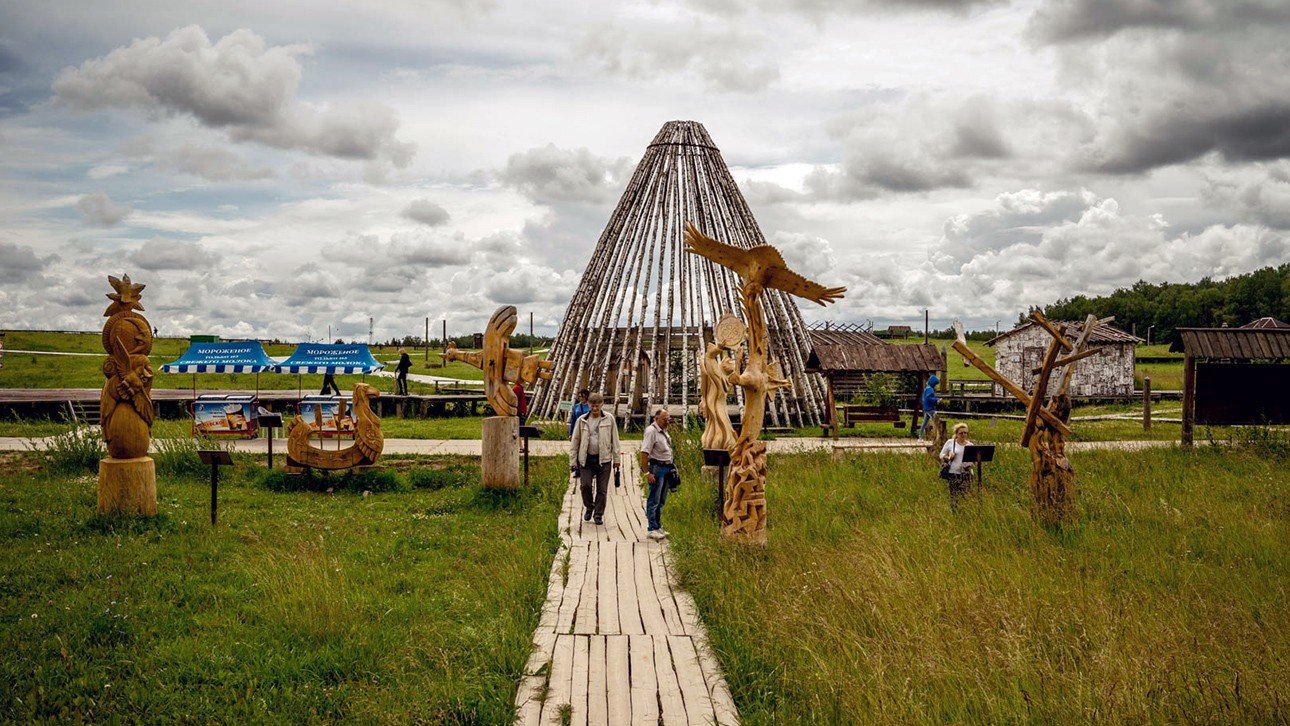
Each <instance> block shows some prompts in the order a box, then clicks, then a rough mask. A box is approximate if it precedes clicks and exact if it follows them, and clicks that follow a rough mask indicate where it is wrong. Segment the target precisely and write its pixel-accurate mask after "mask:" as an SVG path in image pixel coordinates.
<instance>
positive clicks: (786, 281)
mask: <svg viewBox="0 0 1290 726" xmlns="http://www.w3.org/2000/svg"><path fill="white" fill-rule="evenodd" d="M685 251H686V252H693V253H694V254H696V255H699V256H700V257H704V258H706V259H709V260H712V261H713V262H715V263H717V264H718V265H721V266H722V267H727V268H729V269H731V270H734V271H735V272H736V273H738V274H739V276H740V277H742V278H743V279H744V280H745V281H746V282H748V283H751V284H754V285H759V286H761V287H765V288H773V289H775V290H783V291H784V292H787V293H789V294H791V295H796V296H798V297H802V298H806V299H807V300H811V301H813V302H816V303H819V304H820V305H828V304H829V303H831V302H836V301H837V300H838V299H840V298H841V297H842V293H844V292H846V291H847V289H846V288H845V287H825V286H823V285H821V284H819V283H817V282H811V281H810V280H808V279H806V278H805V277H802V276H801V275H799V274H797V273H796V272H793V271H792V270H790V269H788V265H787V264H786V263H785V262H784V258H783V256H781V255H780V254H779V250H777V249H775V248H774V247H771V246H770V245H757V246H756V247H753V248H752V249H747V250H746V249H743V248H741V247H735V246H734V245H728V244H726V243H724V242H718V241H717V240H715V239H713V238H711V237H709V236H707V235H706V234H704V233H702V232H700V231H699V230H698V229H696V228H695V227H694V225H693V224H690V223H689V222H687V223H686V224H685Z"/></svg>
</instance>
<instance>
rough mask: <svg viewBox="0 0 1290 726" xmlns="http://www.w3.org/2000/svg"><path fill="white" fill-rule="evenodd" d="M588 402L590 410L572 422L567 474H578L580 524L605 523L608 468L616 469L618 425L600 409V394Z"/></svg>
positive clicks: (589, 398)
mask: <svg viewBox="0 0 1290 726" xmlns="http://www.w3.org/2000/svg"><path fill="white" fill-rule="evenodd" d="M587 403H588V405H589V406H590V408H591V410H590V411H589V412H588V413H587V414H586V415H585V416H582V417H580V418H578V420H577V421H575V422H574V427H573V439H572V445H571V446H570V447H569V471H571V472H573V473H575V474H577V475H578V481H579V483H580V485H581V490H582V521H584V522H590V521H592V520H593V519H594V520H595V522H596V524H604V523H605V503H606V501H607V500H606V499H605V497H606V496H607V495H608V494H609V471H610V468H611V465H612V468H613V470H614V471H617V470H618V424H617V423H616V422H615V421H614V416H613V414H611V413H608V412H605V411H602V410H601V409H602V408H603V407H604V403H605V399H604V397H603V396H601V395H600V393H599V392H597V393H593V394H591V395H590V396H589V397H588V400H587Z"/></svg>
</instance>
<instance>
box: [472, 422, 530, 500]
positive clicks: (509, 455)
mask: <svg viewBox="0 0 1290 726" xmlns="http://www.w3.org/2000/svg"><path fill="white" fill-rule="evenodd" d="M483 448H484V450H483V456H481V457H480V462H479V468H480V478H481V480H482V483H483V485H484V488H485V489H497V490H503V491H515V490H516V489H519V488H520V421H519V419H517V418H515V417H514V416H489V417H488V418H486V419H484V424H483Z"/></svg>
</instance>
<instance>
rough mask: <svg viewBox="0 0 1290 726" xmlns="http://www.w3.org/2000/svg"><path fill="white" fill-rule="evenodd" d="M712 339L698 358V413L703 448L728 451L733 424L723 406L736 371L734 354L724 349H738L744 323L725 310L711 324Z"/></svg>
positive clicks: (732, 434)
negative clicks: (724, 312) (723, 313)
mask: <svg viewBox="0 0 1290 726" xmlns="http://www.w3.org/2000/svg"><path fill="white" fill-rule="evenodd" d="M713 333H714V336H713V337H714V338H715V342H713V343H708V345H707V349H706V350H705V351H704V353H703V356H702V357H701V358H700V359H699V373H700V376H699V388H700V398H699V415H701V416H703V420H704V427H703V437H702V442H703V448H705V449H724V450H726V451H729V450H730V449H732V448H734V445H735V428H734V426H733V425H731V423H730V413H729V412H728V411H727V410H726V398H727V397H728V396H729V395H730V386H731V383H730V376H731V374H732V373H734V372H735V366H736V362H735V359H734V357H732V356H730V355H727V354H726V351H727V350H731V351H733V350H737V349H738V348H739V347H740V346H741V345H742V343H743V340H744V335H745V334H746V333H747V326H745V325H744V323H743V321H742V320H740V319H739V318H737V317H735V316H734V315H731V314H730V313H726V314H725V315H722V316H721V319H720V320H718V321H717V324H716V325H715V326H714V327H713Z"/></svg>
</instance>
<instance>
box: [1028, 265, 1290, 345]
mask: <svg viewBox="0 0 1290 726" xmlns="http://www.w3.org/2000/svg"><path fill="white" fill-rule="evenodd" d="M1043 313H1044V316H1045V317H1047V318H1048V319H1049V320H1083V319H1084V318H1085V317H1086V316H1088V315H1089V314H1090V313H1091V314H1093V315H1096V316H1098V317H1099V318H1105V317H1108V316H1111V315H1114V316H1115V323H1114V324H1115V326H1116V327H1118V328H1120V329H1121V330H1127V331H1130V332H1134V333H1135V334H1136V335H1137V336H1138V337H1140V338H1145V337H1146V336H1147V329H1148V328H1151V340H1152V342H1155V341H1160V342H1161V343H1165V342H1173V341H1174V340H1175V339H1176V333H1175V332H1174V331H1175V330H1176V329H1177V328H1220V327H1223V326H1224V325H1226V326H1228V327H1233V328H1235V327H1240V326H1242V325H1245V324H1246V323H1248V322H1250V321H1252V320H1257V319H1258V318H1262V317H1267V316H1271V317H1274V318H1277V319H1279V320H1282V321H1290V264H1283V265H1280V266H1276V267H1264V268H1263V269H1260V270H1255V271H1254V272H1251V273H1248V274H1245V275H1236V276H1234V277H1229V278H1227V279H1224V280H1214V279H1211V278H1208V277H1206V278H1204V279H1202V280H1201V281H1200V282H1186V283H1175V282H1164V283H1160V284H1158V285H1153V284H1150V283H1147V282H1144V281H1142V280H1139V281H1138V282H1136V283H1134V284H1133V286H1132V287H1126V288H1120V289H1119V290H1116V291H1115V292H1113V293H1111V294H1110V295H1103V296H1099V297H1088V296H1086V295H1076V296H1074V297H1070V298H1065V299H1063V300H1058V301H1057V302H1055V303H1053V304H1051V305H1048V306H1046V307H1044V308H1043ZM1026 319H1027V313H1022V314H1021V315H1020V316H1019V318H1018V320H1019V322H1024V321H1025V320H1026Z"/></svg>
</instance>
